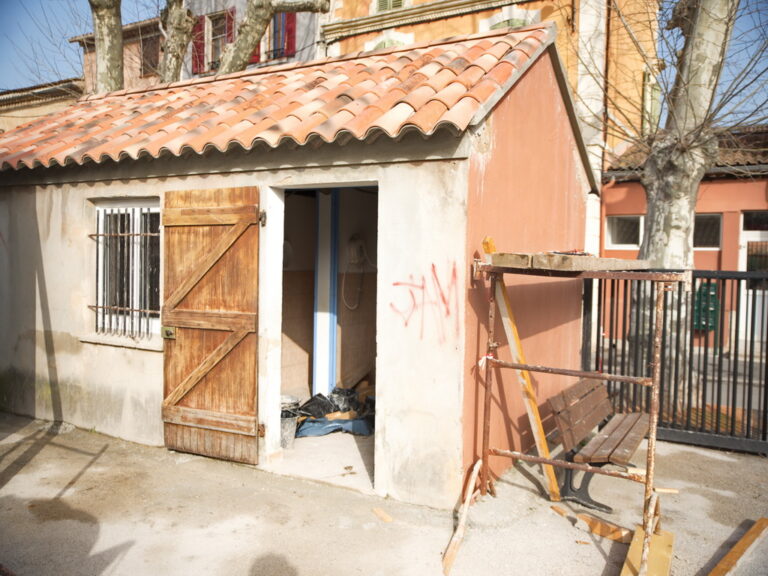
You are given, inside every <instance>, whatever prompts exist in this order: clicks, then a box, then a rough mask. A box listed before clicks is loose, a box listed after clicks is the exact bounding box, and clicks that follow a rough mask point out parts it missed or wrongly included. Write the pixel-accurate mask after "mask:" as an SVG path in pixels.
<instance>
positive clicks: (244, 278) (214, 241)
mask: <svg viewBox="0 0 768 576" xmlns="http://www.w3.org/2000/svg"><path fill="white" fill-rule="evenodd" d="M162 219H163V226H164V254H165V259H164V260H165V272H164V288H163V293H164V305H163V316H162V322H163V328H162V330H163V336H164V337H166V338H167V339H166V340H165V351H164V364H165V366H164V372H165V378H164V381H165V384H164V396H163V398H164V400H163V423H164V429H165V445H166V446H167V447H168V448H171V449H173V450H179V451H182V452H192V453H194V454H202V455H205V456H211V457H214V458H221V459H224V460H233V461H236V462H247V463H250V464H256V463H257V459H258V419H257V379H256V374H257V370H256V361H257V335H256V329H257V301H258V285H257V281H258V252H259V191H258V189H257V188H227V189H215V190H188V191H179V192H168V193H166V195H165V203H164V209H163V218H162Z"/></svg>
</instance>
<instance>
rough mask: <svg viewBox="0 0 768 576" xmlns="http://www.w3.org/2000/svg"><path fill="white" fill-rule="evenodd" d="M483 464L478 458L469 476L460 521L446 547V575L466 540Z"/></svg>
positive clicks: (444, 561) (444, 559) (444, 558)
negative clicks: (468, 519)
mask: <svg viewBox="0 0 768 576" xmlns="http://www.w3.org/2000/svg"><path fill="white" fill-rule="evenodd" d="M482 465H483V461H482V460H478V461H477V462H475V466H474V467H473V468H472V474H471V475H470V477H469V483H468V484H467V489H466V490H465V495H464V503H463V504H462V505H461V509H460V511H459V523H458V524H457V525H456V531H455V532H454V533H453V536H452V537H451V541H450V542H448V548H446V549H445V554H443V574H445V576H448V574H450V572H451V568H452V567H453V561H454V560H456V554H457V553H458V552H459V546H460V545H461V541H462V540H464V532H465V530H466V526H467V518H468V517H469V507H470V505H471V504H472V498H473V497H474V495H475V484H476V483H477V475H478V474H479V473H480V467H481V466H482Z"/></svg>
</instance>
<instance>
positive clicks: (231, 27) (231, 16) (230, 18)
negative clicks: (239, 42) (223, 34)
mask: <svg viewBox="0 0 768 576" xmlns="http://www.w3.org/2000/svg"><path fill="white" fill-rule="evenodd" d="M234 41H235V9H234V7H232V8H230V9H229V10H227V44H229V43H230V42H234Z"/></svg>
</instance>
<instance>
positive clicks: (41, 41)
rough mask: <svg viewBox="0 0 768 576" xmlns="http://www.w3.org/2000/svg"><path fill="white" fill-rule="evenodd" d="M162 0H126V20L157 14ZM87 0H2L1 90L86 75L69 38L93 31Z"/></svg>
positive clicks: (75, 47) (0, 24)
mask: <svg viewBox="0 0 768 576" xmlns="http://www.w3.org/2000/svg"><path fill="white" fill-rule="evenodd" d="M159 3H160V0H123V2H122V8H123V22H124V23H128V22H136V21H138V20H142V19H144V18H149V17H152V16H155V15H157V13H158V12H159V10H158V7H157V6H158V4H159ZM91 28H92V23H91V16H90V8H89V6H88V0H0V91H1V90H11V89H14V88H22V87H25V86H32V85H35V84H41V83H43V82H51V81H54V80H60V79H63V78H73V77H77V76H81V75H82V65H81V62H80V50H79V48H78V45H77V44H70V43H69V42H68V39H69V38H71V37H73V36H77V35H78V34H83V33H86V32H90V31H91Z"/></svg>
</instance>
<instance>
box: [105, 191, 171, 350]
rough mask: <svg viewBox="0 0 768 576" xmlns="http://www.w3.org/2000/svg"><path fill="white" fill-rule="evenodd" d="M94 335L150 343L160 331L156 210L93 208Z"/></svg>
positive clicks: (152, 207) (146, 207) (151, 206)
mask: <svg viewBox="0 0 768 576" xmlns="http://www.w3.org/2000/svg"><path fill="white" fill-rule="evenodd" d="M92 237H93V238H94V239H95V240H96V305H95V306H93V309H94V310H95V312H96V326H95V328H96V332H97V333H100V334H114V335H120V336H131V337H133V338H142V337H149V336H151V335H152V334H155V333H159V331H160V208H159V206H158V205H157V202H154V203H146V204H142V205H136V204H134V205H130V206H126V205H122V206H116V205H108V206H106V205H105V206H97V208H96V233H95V234H93V235H92Z"/></svg>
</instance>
